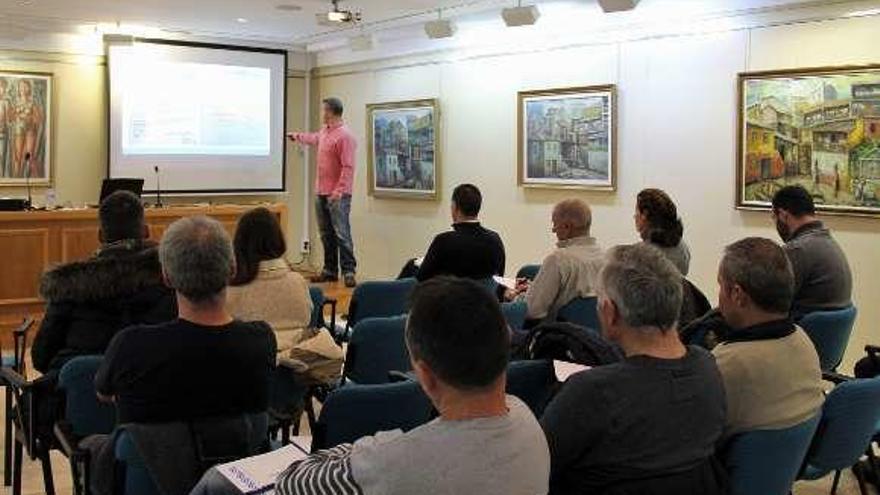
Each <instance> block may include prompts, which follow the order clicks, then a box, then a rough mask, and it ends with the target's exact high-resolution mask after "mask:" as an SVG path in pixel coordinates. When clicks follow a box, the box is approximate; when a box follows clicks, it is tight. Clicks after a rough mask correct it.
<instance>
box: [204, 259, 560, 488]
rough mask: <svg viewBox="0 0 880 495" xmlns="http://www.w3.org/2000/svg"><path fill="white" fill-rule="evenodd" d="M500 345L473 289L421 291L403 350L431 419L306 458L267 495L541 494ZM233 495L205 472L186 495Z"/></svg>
mask: <svg viewBox="0 0 880 495" xmlns="http://www.w3.org/2000/svg"><path fill="white" fill-rule="evenodd" d="M453 307H454V308H457V310H456V311H449V308H453ZM509 339H510V336H509V333H508V330H507V325H506V323H505V322H504V317H503V316H502V314H501V309H500V307H499V305H498V302H497V301H495V300H494V298H492V296H491V295H490V294H489V293H488V292H487V291H486V290H485V288H483V287H482V286H481V285H479V284H477V283H475V282H471V281H467V280H462V279H455V278H449V277H437V278H434V279H431V280H429V281H427V282H424V283H422V284H421V285H420V286H419V287H418V288H417V289H416V290H415V293H414V294H413V302H412V311H411V312H410V315H409V320H408V322H407V329H406V344H407V347H408V348H409V351H410V356H411V359H412V364H413V369H414V370H415V374H416V376H417V377H418V380H419V383H420V384H421V386H422V389H424V391H425V393H426V394H427V395H428V397H430V399H431V401H432V402H433V403H434V406H435V407H436V408H437V410H438V411H439V413H440V417H439V418H438V419H436V420H434V421H432V422H430V423H428V424H426V425H423V426H420V427H418V428H415V429H413V430H411V431H409V432H407V433H403V432H401V431H399V430H395V431H390V432H384V433H379V434H377V435H375V436H371V437H365V438H362V439H360V440H358V441H357V442H355V443H354V445H347V444H346V445H341V446H338V447H335V448H333V449H331V450H326V451H320V452H316V453H313V454H312V455H310V456H309V457H307V458H306V459H305V460H302V461H299V462H296V463H294V464H293V465H291V466H290V467H289V468H288V469H287V470H286V471H284V472H283V473H282V474H281V475H280V476H279V478H278V481H277V485H276V486H275V493H277V494H279V495H293V494H297V495H311V494H325V493H333V494H335V495H346V494H363V495H372V494H377V495H378V494H382V495H394V494H400V495H413V494H418V495H432V494H459V493H462V494H464V493H474V494H481V495H493V494H498V495H502V494H503V495H535V494H544V493H547V482H548V478H549V471H550V459H549V455H548V452H547V443H546V440H545V439H544V435H543V433H541V429H540V427H539V426H538V422H537V421H536V420H535V418H534V416H532V413H531V411H530V410H529V408H528V406H526V405H525V404H524V403H523V402H521V401H520V400H519V399H517V398H515V397H512V396H505V393H504V390H505V379H506V377H505V370H506V368H507V353H508V343H509ZM355 413H356V412H355ZM236 493H238V492H237V491H236V489H235V488H234V486H233V485H232V484H231V483H230V482H228V481H227V480H226V479H225V478H224V477H223V476H222V475H221V474H219V473H218V472H217V471H216V470H211V471H209V472H208V474H206V476H205V477H204V478H203V479H202V481H201V482H200V484H199V486H197V487H196V488H195V490H193V492H192V495H205V494H211V495H213V494H236Z"/></svg>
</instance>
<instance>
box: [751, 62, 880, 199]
mask: <svg viewBox="0 0 880 495" xmlns="http://www.w3.org/2000/svg"><path fill="white" fill-rule="evenodd" d="M739 86H740V89H739V92H740V107H739V109H740V115H739V128H740V140H739V141H740V145H739V160H738V167H737V186H738V189H737V206H739V207H745V208H749V207H765V208H766V207H769V204H770V200H771V199H772V197H773V194H774V193H775V192H776V191H777V190H778V189H779V188H780V187H782V186H784V185H787V184H800V185H802V186H804V187H806V188H807V189H808V190H809V191H810V192H811V193H812V194H813V197H814V199H815V202H816V205H817V207H818V208H819V209H820V210H824V211H829V212H836V213H847V214H873V215H878V214H880V66H873V67H861V68H839V69H808V70H799V71H784V72H763V73H751V74H741V75H740V76H739Z"/></svg>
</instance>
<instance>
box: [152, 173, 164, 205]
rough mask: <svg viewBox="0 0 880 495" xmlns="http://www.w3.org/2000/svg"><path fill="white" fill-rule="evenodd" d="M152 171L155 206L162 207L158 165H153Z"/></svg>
mask: <svg viewBox="0 0 880 495" xmlns="http://www.w3.org/2000/svg"><path fill="white" fill-rule="evenodd" d="M153 172H156V206H157V207H159V208H161V207H162V186H161V185H160V184H159V166H158V165H153Z"/></svg>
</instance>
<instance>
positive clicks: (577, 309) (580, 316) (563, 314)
mask: <svg viewBox="0 0 880 495" xmlns="http://www.w3.org/2000/svg"><path fill="white" fill-rule="evenodd" d="M596 303H597V298H596V297H578V298H576V299H573V300H572V301H571V302H569V303H568V304H566V305H565V306H563V307H562V309H560V310H559V313H557V315H556V319H557V320H559V321H566V322H568V323H574V324H575V325H580V326H582V327H584V328H587V329H589V330H592V331H594V332H600V331H601V326H600V325H599V312H598V308H597V307H596Z"/></svg>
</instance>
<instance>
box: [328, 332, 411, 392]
mask: <svg viewBox="0 0 880 495" xmlns="http://www.w3.org/2000/svg"><path fill="white" fill-rule="evenodd" d="M405 329H406V316H395V317H392V318H367V319H364V320H360V321H359V322H358V324H357V325H355V327H354V330H353V331H352V333H351V339H350V340H349V343H348V349H347V351H346V354H345V366H344V368H343V375H344V376H345V378H347V379H349V380H351V381H353V382H355V383H360V384H377V383H387V382H388V372H389V371H409V370H410V369H411V366H410V362H409V352H408V351H407V349H406V342H405V340H404V331H405Z"/></svg>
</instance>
